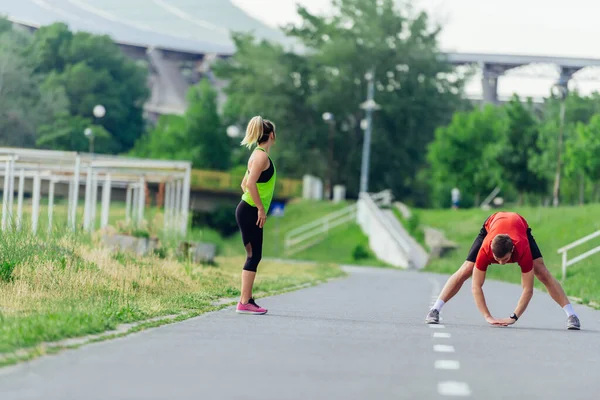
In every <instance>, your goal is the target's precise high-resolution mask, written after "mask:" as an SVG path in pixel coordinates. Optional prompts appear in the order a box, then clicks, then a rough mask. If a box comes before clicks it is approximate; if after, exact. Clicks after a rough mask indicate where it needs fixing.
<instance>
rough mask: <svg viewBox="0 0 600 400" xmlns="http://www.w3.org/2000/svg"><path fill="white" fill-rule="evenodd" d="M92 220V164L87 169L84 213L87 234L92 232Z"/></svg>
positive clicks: (84, 225)
mask: <svg viewBox="0 0 600 400" xmlns="http://www.w3.org/2000/svg"><path fill="white" fill-rule="evenodd" d="M91 219H92V166H91V164H90V165H89V166H88V169H87V176H86V179H85V207H84V212H83V229H84V230H86V231H87V232H89V231H90V222H91Z"/></svg>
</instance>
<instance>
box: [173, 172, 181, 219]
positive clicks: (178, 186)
mask: <svg viewBox="0 0 600 400" xmlns="http://www.w3.org/2000/svg"><path fill="white" fill-rule="evenodd" d="M182 201H183V182H182V181H181V179H177V183H176V186H175V207H174V208H173V210H174V211H175V215H174V218H173V219H174V222H175V226H182V225H181V220H182V216H183V207H182V206H181V205H182Z"/></svg>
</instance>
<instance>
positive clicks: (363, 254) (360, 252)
mask: <svg viewBox="0 0 600 400" xmlns="http://www.w3.org/2000/svg"><path fill="white" fill-rule="evenodd" d="M370 255H371V252H370V251H369V249H367V247H366V246H364V245H363V244H357V245H356V246H355V247H354V250H353V251H352V259H354V261H359V260H365V259H367V258H369V257H370Z"/></svg>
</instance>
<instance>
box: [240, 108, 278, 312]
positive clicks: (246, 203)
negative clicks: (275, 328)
mask: <svg viewBox="0 0 600 400" xmlns="http://www.w3.org/2000/svg"><path fill="white" fill-rule="evenodd" d="M274 143H275V125H274V124H273V123H272V122H271V121H268V120H263V119H262V117H260V116H257V117H254V118H252V120H250V122H249V123H248V127H247V129H246V136H245V137H244V140H242V143H241V144H242V146H246V147H248V148H249V149H251V148H252V147H253V146H254V145H256V148H255V149H254V151H253V152H252V155H251V156H250V159H249V160H248V170H247V171H246V174H245V176H244V180H243V181H242V190H243V191H244V194H243V196H242V201H240V204H238V206H237V209H236V211H235V218H236V221H237V223H238V226H239V228H240V232H241V233H242V241H243V243H244V247H245V248H246V263H245V264H244V269H243V271H242V293H241V296H240V301H239V303H238V305H237V308H236V312H237V313H239V314H253V315H261V314H266V313H267V310H266V309H264V308H262V307H260V306H258V305H257V304H256V302H255V301H254V299H253V298H252V287H253V285H254V278H255V277H256V271H257V269H258V264H259V263H260V260H261V258H262V245H263V227H264V226H265V222H266V221H267V212H268V211H269V207H270V205H271V200H272V199H273V192H274V190H275V180H276V178H277V171H276V170H275V165H274V164H273V161H272V160H271V158H270V157H269V151H270V150H271V146H273V144H274Z"/></svg>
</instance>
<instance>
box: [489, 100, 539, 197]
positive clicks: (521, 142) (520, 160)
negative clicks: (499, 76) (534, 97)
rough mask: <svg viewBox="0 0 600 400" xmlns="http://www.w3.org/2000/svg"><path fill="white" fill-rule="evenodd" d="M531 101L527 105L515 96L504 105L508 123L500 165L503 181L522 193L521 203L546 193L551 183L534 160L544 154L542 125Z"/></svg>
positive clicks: (500, 155) (499, 159)
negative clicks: (540, 136) (541, 144)
mask: <svg viewBox="0 0 600 400" xmlns="http://www.w3.org/2000/svg"><path fill="white" fill-rule="evenodd" d="M532 107H533V104H532V103H531V101H529V102H528V104H527V106H525V105H524V104H523V103H522V102H521V101H520V100H519V98H518V97H517V96H516V95H515V96H514V97H513V98H512V99H511V100H510V102H509V103H508V104H507V105H506V106H504V111H505V112H506V117H507V124H506V129H505V131H504V132H503V134H502V141H501V149H500V154H499V157H498V162H499V164H500V166H501V167H502V178H503V180H504V181H505V182H506V183H508V184H509V185H512V186H514V188H515V189H516V190H517V192H518V193H519V203H520V204H522V202H523V195H524V194H525V193H542V192H545V191H546V190H547V188H548V181H547V180H546V179H544V178H543V177H540V176H539V174H538V173H537V172H535V166H534V164H533V162H532V157H534V156H536V155H537V154H539V153H540V148H539V142H538V138H539V123H538V121H537V120H536V118H535V115H534V113H533V111H532Z"/></svg>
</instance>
